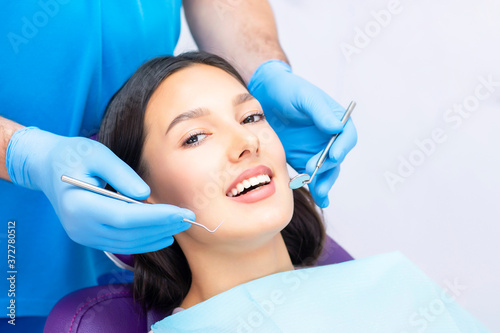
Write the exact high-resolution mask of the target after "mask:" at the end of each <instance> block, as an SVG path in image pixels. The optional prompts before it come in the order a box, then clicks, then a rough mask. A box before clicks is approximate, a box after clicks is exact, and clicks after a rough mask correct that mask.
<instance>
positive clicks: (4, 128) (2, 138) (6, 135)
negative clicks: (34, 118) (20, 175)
mask: <svg viewBox="0 0 500 333" xmlns="http://www.w3.org/2000/svg"><path fill="white" fill-rule="evenodd" d="M21 128H23V126H22V125H19V124H18V123H16V122H13V121H12V120H9V119H7V118H4V117H2V116H0V178H1V179H4V180H9V181H10V178H9V174H8V173H7V166H6V165H5V154H6V153H7V147H8V145H9V141H10V138H11V137H12V134H14V132H15V131H17V130H18V129H21Z"/></svg>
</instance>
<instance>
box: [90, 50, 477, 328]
mask: <svg viewBox="0 0 500 333" xmlns="http://www.w3.org/2000/svg"><path fill="white" fill-rule="evenodd" d="M99 137H100V140H101V141H102V142H103V143H104V144H105V145H107V146H108V147H109V148H110V149H111V150H112V151H113V152H114V153H115V154H116V155H117V156H119V157H120V158H121V159H123V160H124V161H125V162H126V163H128V164H129V165H130V166H131V167H132V168H133V169H134V170H136V171H137V172H138V174H139V175H140V176H141V177H142V178H143V179H144V180H145V181H146V182H147V183H148V185H149V186H150V188H151V195H150V197H149V198H148V199H147V200H146V201H147V202H148V203H150V204H159V203H162V204H174V205H177V206H180V207H185V208H188V209H190V210H191V211H192V212H194V213H195V215H196V221H197V222H199V223H202V224H203V225H205V226H207V227H208V228H210V229H214V228H215V227H217V226H218V225H219V224H220V222H221V221H224V222H223V224H222V225H220V227H219V228H218V229H217V231H216V232H215V233H209V232H207V231H206V230H205V229H203V228H200V227H197V226H192V227H191V228H189V229H188V230H186V231H184V232H181V233H179V234H177V235H175V242H174V244H173V245H172V246H170V247H167V248H165V249H163V250H160V251H156V252H151V253H144V254H139V255H136V257H135V274H134V288H135V294H136V297H137V298H138V299H139V300H140V301H141V302H142V304H143V305H144V306H145V307H154V308H158V309H163V310H173V309H175V311H174V312H175V314H173V315H171V316H168V317H167V318H166V319H164V320H163V321H161V322H159V323H157V324H156V325H153V330H154V331H155V332H163V330H167V331H169V332H170V331H175V332H176V331H182V330H186V331H189V332H195V331H200V332H221V331H222V332H223V331H228V330H232V331H241V332H245V331H246V332H253V331H255V332H257V331H258V332H261V331H266V332H267V331H302V330H303V329H309V331H311V330H310V329H313V330H312V331H315V332H317V331H318V329H319V330H322V331H328V330H330V329H332V330H333V327H334V326H336V327H337V330H335V331H339V332H343V331H346V332H357V331H362V330H363V327H365V328H366V327H373V326H372V325H375V326H376V325H380V327H381V328H382V329H385V331H387V329H389V328H391V329H392V328H394V327H388V325H393V324H394V323H395V322H398V323H401V322H408V320H409V319H408V318H410V316H411V315H412V313H411V310H412V309H413V308H412V306H414V304H417V303H415V302H414V301H415V299H414V298H415V297H417V298H418V297H420V298H421V297H422V295H434V294H435V293H437V292H438V291H437V290H438V289H436V287H435V286H434V285H429V282H428V281H427V280H426V279H425V277H424V276H423V275H422V274H421V273H420V272H419V271H418V270H416V269H415V268H414V267H413V266H411V265H410V266H408V263H407V262H405V261H404V260H403V259H401V256H398V255H390V256H385V257H383V258H378V259H374V260H368V261H367V260H365V261H361V263H359V261H356V263H354V262H353V263H349V264H345V265H343V266H341V265H338V267H340V268H337V267H336V266H330V267H326V268H313V269H304V270H295V269H294V268H295V267H300V266H310V265H312V264H313V263H314V262H315V260H316V259H317V258H318V256H319V254H320V253H321V250H322V246H323V241H324V237H325V230H324V226H323V223H322V219H321V217H320V215H319V214H318V212H317V211H316V209H315V207H314V204H313V200H312V199H311V197H310V194H309V193H308V192H307V191H306V190H304V189H301V190H295V191H292V190H291V189H290V188H289V187H288V182H289V179H290V178H289V176H288V171H287V167H286V160H285V154H284V151H283V147H282V145H281V143H280V141H279V139H278V137H277V136H276V134H275V133H274V132H273V130H272V128H271V127H270V126H269V124H268V123H267V121H266V119H265V116H264V113H263V110H262V108H261V106H260V104H259V102H258V101H257V100H256V99H255V98H253V96H251V95H250V94H249V92H248V90H247V89H246V86H245V84H244V81H243V80H242V79H241V77H240V76H239V75H238V73H237V72H236V71H235V70H234V69H233V68H232V67H231V66H230V65H229V64H228V63H227V62H226V61H224V60H223V59H221V58H219V57H217V56H214V55H210V54H206V53H187V54H183V55H180V56H177V57H163V58H156V59H153V60H150V61H149V62H147V63H146V64H144V65H143V66H141V68H139V69H138V71H137V72H136V73H135V74H134V75H133V76H132V77H131V78H130V80H129V81H128V82H127V83H126V84H125V85H124V86H123V87H122V89H121V90H120V91H119V92H118V93H117V94H116V95H115V96H114V98H113V99H112V101H111V102H110V104H109V105H108V109H107V113H106V116H105V119H104V121H103V123H102V126H101V131H100V133H99ZM193 218H195V217H194V216H193ZM388 272H391V274H393V273H396V276H397V279H396V280H394V279H384V278H383V277H384V276H386V275H387V274H389V273H388ZM404 274H406V275H404ZM414 275H415V276H416V277H415V278H412V279H413V281H414V283H413V284H412V283H403V282H404V280H405V279H402V277H403V276H408V277H412V276H414ZM367 276H369V277H368V278H367ZM391 277H392V278H393V276H392V275H391ZM360 278H361V280H360ZM381 281H383V282H381ZM395 281H396V282H395ZM398 283H399V284H400V286H399V287H398V285H397V284H398ZM415 283H416V284H417V285H419V286H420V287H419V288H416V285H415ZM426 283H427V285H426ZM360 284H361V287H360V288H357V287H359V286H360ZM367 286H369V288H368V289H367ZM318 288H319V289H318ZM417 289H418V293H416V294H415V295H414V294H412V292H411V291H412V290H417ZM402 291H406V294H405V295H404V297H403V296H402V295H401V293H402ZM374 295H378V296H380V297H381V300H380V304H379V305H378V308H374V307H373V306H372V305H373V299H371V300H370V297H373V296H374ZM347 300H349V301H347ZM387 300H390V304H386V302H387ZM419 302H423V303H425V300H422V299H419ZM367 305H369V306H368V307H366V306H367ZM389 305H390V306H391V307H393V306H395V307H396V309H398V311H400V313H399V315H401V318H400V320H399V321H397V320H393V318H392V317H393V316H394V314H389V315H387V314H385V315H384V313H385V310H387V307H388V306H389ZM339 306H340V308H339ZM450 308H453V309H455V308H456V304H455V303H453V306H451V305H447V306H446V311H448V309H450ZM401 309H404V311H403V312H401ZM259 311H260V312H259ZM461 311H462V310H461ZM448 312H449V311H448ZM448 312H446V315H443V316H442V317H443V318H444V319H443V321H442V322H439V323H438V326H436V327H438V329H442V328H443V327H448V326H443V325H451V324H450V323H452V322H453V321H454V315H453V314H449V313H448ZM459 312H460V311H459ZM453 313H455V314H456V313H458V312H456V311H455V312H453ZM259 315H260V317H259ZM371 315H378V316H379V317H383V318H379V322H378V323H373V321H372V320H368V321H367V322H366V324H368V325H370V326H363V325H361V324H359V319H360V316H361V317H363V316H366V318H370V316H371ZM462 315H463V313H462V312H460V316H461V318H467V322H468V323H473V325H472V326H470V325H469V326H467V327H468V328H469V329H470V327H476V326H474V325H476V323H475V321H474V320H473V319H470V318H469V317H468V315H466V314H465V317H463V316H462ZM350 318H354V319H352V320H354V322H353V321H352V320H351V319H350ZM356 319H357V320H356ZM294 320H298V321H297V322H295V321H294ZM311 320H313V321H314V323H312V324H311V323H310V321H311ZM464 322H465V321H464ZM304 323H305V324H304ZM301 325H302V327H304V328H303V329H301V328H300V327H301ZM304 325H306V326H304ZM311 325H313V326H311ZM331 325H333V326H331ZM342 325H344V326H342ZM440 325H441V326H440ZM362 326H363V327H362ZM427 326H430V325H427ZM395 327H399V326H397V325H396V326H395ZM457 327H458V326H457ZM477 327H479V326H477ZM403 329H404V327H401V329H400V330H403ZM365 331H366V330H365ZM474 331H475V330H472V331H468V332H474ZM477 331H478V332H479V330H477ZM457 332H458V331H457Z"/></svg>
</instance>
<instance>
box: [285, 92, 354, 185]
mask: <svg viewBox="0 0 500 333" xmlns="http://www.w3.org/2000/svg"><path fill="white" fill-rule="evenodd" d="M355 106H356V102H355V101H352V102H351V104H349V106H348V107H347V110H346V111H345V113H344V116H343V117H342V127H344V126H345V124H346V123H347V120H349V117H350V115H351V113H352V111H353V110H354V107H355ZM340 133H342V132H339V133H337V134H335V135H334V136H332V138H331V139H330V141H329V142H328V145H327V146H326V148H325V150H323V153H322V154H321V156H320V157H319V160H318V162H317V163H316V169H314V172H313V174H312V175H311V176H310V177H309V175H308V174H307V173H301V174H298V175H297V176H295V177H293V178H292V179H290V183H289V184H288V186H289V187H290V188H291V189H292V190H295V189H297V188H301V187H302V186H304V185H306V184H309V183H310V182H311V181H312V180H313V178H314V176H315V175H316V172H318V170H319V168H320V167H321V166H322V165H323V163H324V162H325V160H326V156H328V151H329V150H330V147H331V146H332V145H333V143H334V142H335V140H336V139H337V137H338V136H339V135H340Z"/></svg>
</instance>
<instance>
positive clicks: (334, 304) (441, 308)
mask: <svg viewBox="0 0 500 333" xmlns="http://www.w3.org/2000/svg"><path fill="white" fill-rule="evenodd" d="M459 293H460V291H458V290H457V289H456V288H452V286H451V287H450V288H449V290H443V289H441V288H440V287H439V286H438V285H436V284H435V283H434V282H433V281H432V280H430V279H429V278H428V277H427V276H426V275H425V274H424V273H423V272H422V271H420V270H419V269H418V268H417V267H416V266H415V265H414V264H413V263H412V262H410V261H409V260H408V259H406V258H405V257H404V256H403V255H402V254H401V253H399V252H394V253H389V254H383V255H377V256H374V257H370V258H365V259H358V260H354V261H348V262H344V263H340V264H335V265H329V266H322V267H314V268H308V269H300V270H295V271H290V272H282V273H277V274H273V275H270V276H266V277H263V278H260V279H257V280H254V281H251V282H248V283H245V284H242V285H240V286H237V287H235V288H232V289H230V290H228V291H226V292H224V293H222V294H219V295H216V296H214V297H212V298H210V299H208V300H207V301H205V302H202V303H200V304H197V305H195V306H193V307H191V308H189V309H186V310H184V311H181V312H178V313H176V314H173V315H171V316H169V317H166V318H164V319H163V320H161V321H159V322H157V323H156V324H154V325H153V326H152V329H153V332H154V333H163V332H169V333H170V332H204V333H207V332H219V333H220V332H236V333H251V332H315V333H317V332H335V333H344V332H345V333H355V332H360V333H361V332H362V333H367V332H383V333H392V332H394V333H413V332H425V333H431V332H436V333H437V332H439V333H443V332H463V333H476V332H489V331H488V330H487V329H486V328H484V327H483V326H482V325H481V324H480V323H479V322H478V321H477V320H476V319H475V318H473V317H472V316H471V315H470V314H469V313H468V312H466V311H465V310H464V309H463V308H461V307H460V306H459V305H458V304H457V303H456V302H455V301H454V298H456V297H458V296H459Z"/></svg>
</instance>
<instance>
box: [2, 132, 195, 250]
mask: <svg viewBox="0 0 500 333" xmlns="http://www.w3.org/2000/svg"><path fill="white" fill-rule="evenodd" d="M6 164H7V170H8V173H9V176H10V179H11V180H12V182H13V183H15V184H17V185H21V186H24V187H27V188H30V189H33V190H41V191H43V192H44V193H45V195H46V196H47V197H48V198H49V200H50V202H51V203H52V206H53V207H54V209H55V212H56V213H57V216H59V219H60V220H61V223H62V225H63V227H64V229H65V230H66V232H67V234H68V236H69V237H70V238H71V239H72V240H73V241H75V242H77V243H80V244H82V245H86V246H90V247H93V248H96V249H100V250H104V251H108V252H112V253H120V254H132V253H143V252H150V251H155V250H159V249H162V248H164V247H167V246H169V245H171V244H172V243H173V237H172V235H174V234H176V233H179V232H181V231H184V230H186V229H188V228H189V227H190V226H191V225H190V224H189V223H186V222H182V219H183V218H184V217H186V218H188V219H191V220H194V219H195V216H194V213H193V212H191V211H190V210H187V209H183V208H179V207H176V206H172V205H161V204H156V205H138V204H129V203H126V202H123V201H119V200H116V199H112V198H108V197H105V196H102V195H99V194H96V193H93V192H89V191H87V190H84V189H80V188H78V187H75V186H73V185H70V184H67V183H64V182H62V181H61V176H62V175H67V176H70V177H73V178H76V179H79V180H82V181H84V182H87V183H90V184H93V185H96V186H101V187H104V186H105V182H108V183H109V184H110V185H111V186H113V188H114V189H116V190H117V191H118V192H120V193H122V194H124V195H126V196H128V197H132V198H134V199H137V200H144V199H146V198H147V197H148V196H149V193H150V189H149V187H148V185H147V184H146V183H145V182H144V181H143V180H142V179H141V178H140V177H139V176H138V175H137V174H136V173H135V172H134V171H133V170H132V169H131V168H130V167H129V166H128V165H127V164H125V163H124V162H123V161H122V160H120V159H119V158H118V157H117V156H116V155H115V154H113V153H112V152H111V151H110V150H109V149H108V148H107V147H105V146H104V145H102V144H101V143H99V142H96V141H93V140H90V139H86V138H82V137H75V138H67V137H62V136H58V135H55V134H52V133H49V132H46V131H42V130H40V129H38V128H35V127H27V128H23V129H20V130H18V131H16V132H15V133H14V134H13V135H12V138H11V139H10V142H9V146H8V148H7V154H6ZM33 222H35V221H33Z"/></svg>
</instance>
